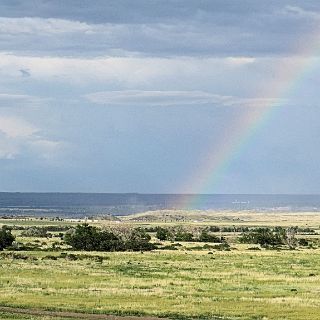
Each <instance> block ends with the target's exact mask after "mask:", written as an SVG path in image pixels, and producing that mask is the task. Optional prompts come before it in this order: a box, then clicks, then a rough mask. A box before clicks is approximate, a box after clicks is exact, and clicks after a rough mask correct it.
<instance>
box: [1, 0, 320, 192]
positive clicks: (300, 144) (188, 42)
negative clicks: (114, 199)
mask: <svg viewBox="0 0 320 320" xmlns="http://www.w3.org/2000/svg"><path fill="white" fill-rule="evenodd" d="M318 43H319V45H318ZM319 53H320V3H319V1H316V0H309V1H302V0H300V1H289V0H268V1H255V0H241V1H237V0H166V1H162V0H161V1H160V0H135V1H131V0H126V1H125V0H115V1H111V0H101V1H100V0H82V1H75V0H68V1H60V0H56V1H49V0H29V1H25V0H0V191H30V192H42V191H43V192H44V191H49V192H50V191H55V192H141V193H286V194H287V193H288V194H289V193H303V194H310V193H320V184H319V181H320V170H319V163H320V143H319V142H320V109H319V108H320V106H319V99H320V91H319V79H320V56H319ZM255 114H258V117H257V120H251V122H250V121H249V122H246V121H245V120H246V119H248V118H250V119H251V118H252V117H253V116H252V115H255ZM230 141H231V142H230ZM225 149H226V150H227V151H226V152H225V153H223V152H222V151H223V150H225ZM221 150H222V151H221ZM222 153H223V156H221V158H219V159H220V160H219V161H218V162H217V163H214V161H216V160H214V159H215V156H216V155H219V154H222ZM200 175H201V176H202V178H201V179H200V180H201V181H200V183H199V181H198V180H199V179H198V177H199V176H200Z"/></svg>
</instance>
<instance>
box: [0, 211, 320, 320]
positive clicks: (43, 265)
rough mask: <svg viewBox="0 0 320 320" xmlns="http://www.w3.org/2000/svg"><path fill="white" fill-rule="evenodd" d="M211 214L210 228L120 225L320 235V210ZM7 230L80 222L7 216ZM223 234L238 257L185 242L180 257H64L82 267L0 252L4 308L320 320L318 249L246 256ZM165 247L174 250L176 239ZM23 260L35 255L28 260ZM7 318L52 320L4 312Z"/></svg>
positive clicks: (42, 255)
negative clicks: (275, 229)
mask: <svg viewBox="0 0 320 320" xmlns="http://www.w3.org/2000/svg"><path fill="white" fill-rule="evenodd" d="M194 214H196V213H194V212H192V213H190V218H192V219H194ZM173 215H175V213H173ZM178 215H180V212H178ZM204 215H205V214H204ZM207 215H208V216H209V218H210V219H211V221H209V222H208V223H205V222H203V221H202V222H193V221H191V222H176V221H175V222H172V221H171V222H168V223H163V222H161V223H159V222H158V223H156V222H153V221H148V222H137V221H132V220H131V221H130V220H129V218H124V219H125V220H127V221H125V222H122V223H121V224H120V227H121V226H122V225H123V226H124V228H127V227H128V226H134V227H136V226H143V225H145V226H155V225H159V224H161V225H165V226H172V225H183V226H192V227H194V226H203V225H219V226H230V225H235V226H237V225H250V226H261V225H263V226H274V225H288V226H294V225H300V226H308V227H312V228H313V229H314V230H319V225H320V215H319V214H317V213H310V214H309V215H308V214H306V215H303V214H300V215H297V214H295V213H292V214H291V213H284V214H279V213H271V214H266V215H263V214H255V213H250V212H242V213H241V214H238V213H234V212H231V213H226V212H222V213H210V212H209V213H208V214H207ZM140 216H141V215H140ZM235 217H239V220H234V219H236V218H235ZM209 218H208V219H209ZM0 224H11V225H23V226H29V225H67V224H74V223H70V222H68V221H62V222H59V221H54V222H53V221H50V220H38V219H30V220H27V221H19V220H17V219H12V220H7V219H4V220H0ZM95 224H97V225H99V223H95ZM100 224H101V225H107V226H109V225H111V226H115V225H116V226H117V227H119V224H114V222H105V221H102V222H100ZM14 234H15V235H16V236H17V241H20V242H23V243H28V242H31V243H39V242H36V241H40V243H42V242H46V243H47V244H46V245H42V248H43V249H46V248H50V247H51V246H52V243H53V242H56V241H57V242H59V241H60V240H59V238H56V237H53V238H49V239H47V238H33V237H21V231H18V230H16V231H14ZM219 235H220V233H219ZM221 235H223V236H224V237H226V238H227V240H228V242H230V246H231V247H232V248H233V249H232V251H218V250H215V249H212V248H202V247H203V246H204V245H205V244H204V243H185V242H181V244H182V246H178V247H177V248H178V250H176V251H172V250H159V251H153V252H145V253H144V254H141V253H131V252H122V253H101V252H99V253H97V252H92V253H84V252H68V251H65V252H68V253H72V254H75V255H81V256H79V259H78V260H76V261H72V260H71V259H67V258H65V257H63V256H61V251H58V252H54V251H49V252H48V251H47V252H46V251H28V252H15V254H18V255H19V254H20V255H22V256H20V259H19V256H15V257H16V258H14V257H13V256H10V255H4V254H0V306H1V305H2V306H13V307H21V308H39V309H44V310H62V311H76V312H88V313H111V314H123V315H141V316H142V315H156V316H162V317H171V318H173V319H182V318H184V319H190V318H192V317H195V318H201V319H217V318H216V317H222V318H224V319H252V320H253V319H255V320H257V319H261V320H272V319H273V320H274V319H279V320H280V319H281V320H283V319H284V320H285V319H287V320H297V319H305V320H318V319H320V291H319V288H320V263H319V262H320V249H319V248H318V249H304V248H301V247H300V248H299V249H298V250H293V251H289V250H281V251H275V250H265V249H262V250H258V251H256V250H247V249H248V248H249V247H257V246H255V245H244V244H237V243H235V239H236V235H235V234H234V233H224V234H221ZM298 237H301V235H299V236H298ZM302 237H306V238H307V239H314V241H315V247H319V238H320V236H319V235H307V236H304V235H303V236H302ZM163 244H164V245H171V243H170V242H163ZM211 245H212V244H211ZM209 252H210V253H211V254H208V253H209ZM4 253H6V252H4ZM84 254H88V255H89V256H91V255H96V256H103V257H104V259H103V260H102V262H101V259H100V260H99V259H96V258H97V257H93V258H92V259H90V258H89V257H88V256H87V257H86V256H84ZM23 256H24V258H27V259H26V260H24V259H21V257H23ZM50 256H51V257H50ZM52 256H56V257H57V260H53V259H52ZM0 319H37V320H38V319H51V318H50V317H48V316H44V317H40V316H30V315H25V316H24V315H13V314H10V313H5V312H2V313H0ZM52 319H53V318H52ZM54 319H57V318H54ZM59 319H62V318H59Z"/></svg>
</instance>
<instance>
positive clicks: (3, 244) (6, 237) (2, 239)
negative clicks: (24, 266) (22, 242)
mask: <svg viewBox="0 0 320 320" xmlns="http://www.w3.org/2000/svg"><path fill="white" fill-rule="evenodd" d="M14 239H15V238H14V236H13V235H12V233H11V230H9V229H8V228H7V227H6V226H3V227H2V229H1V230H0V250H3V249H5V248H7V247H9V246H11V245H12V243H13V241H14Z"/></svg>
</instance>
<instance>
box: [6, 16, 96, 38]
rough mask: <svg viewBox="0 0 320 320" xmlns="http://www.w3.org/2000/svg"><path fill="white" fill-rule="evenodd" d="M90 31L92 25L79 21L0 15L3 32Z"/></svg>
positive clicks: (51, 32) (52, 32)
mask: <svg viewBox="0 0 320 320" xmlns="http://www.w3.org/2000/svg"><path fill="white" fill-rule="evenodd" d="M90 31H93V27H92V26H90V25H88V24H87V23H84V22H79V21H71V20H65V19H51V18H50V19H44V18H36V17H35V18H30V17H24V18H6V17H0V33H3V34H45V33H47V34H61V33H72V32H90Z"/></svg>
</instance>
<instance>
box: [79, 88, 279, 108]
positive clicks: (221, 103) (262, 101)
mask: <svg viewBox="0 0 320 320" xmlns="http://www.w3.org/2000/svg"><path fill="white" fill-rule="evenodd" d="M85 97H86V98H87V99H88V100H89V101H91V102H93V103H97V104H103V105H119V106H163V107H168V106H176V105H194V106H197V105H202V104H210V105H212V106H215V107H268V106H270V105H272V104H279V103H280V100H279V99H275V98H240V97H234V96H224V95H219V94H213V93H210V92H204V91H146V90H123V91H103V92H95V93H91V94H87V95H86V96H85ZM282 102H283V101H282Z"/></svg>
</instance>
